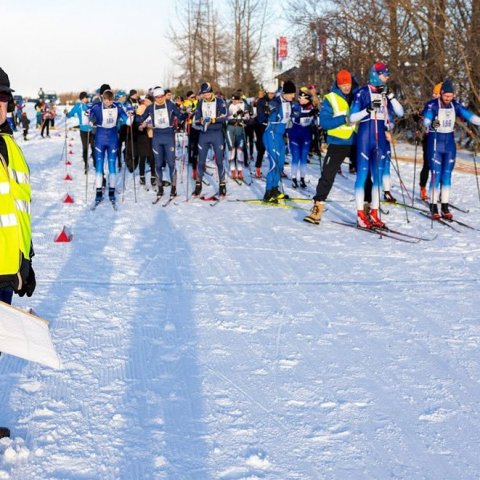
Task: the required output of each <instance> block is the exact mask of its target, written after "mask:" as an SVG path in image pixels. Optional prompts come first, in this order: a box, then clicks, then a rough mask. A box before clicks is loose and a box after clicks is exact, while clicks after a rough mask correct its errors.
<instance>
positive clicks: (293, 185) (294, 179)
mask: <svg viewBox="0 0 480 480" xmlns="http://www.w3.org/2000/svg"><path fill="white" fill-rule="evenodd" d="M292 188H298V180H297V179H296V178H292Z"/></svg>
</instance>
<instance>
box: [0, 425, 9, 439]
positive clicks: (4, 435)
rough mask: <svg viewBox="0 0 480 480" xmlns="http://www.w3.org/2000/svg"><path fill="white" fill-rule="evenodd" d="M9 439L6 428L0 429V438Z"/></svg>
mask: <svg viewBox="0 0 480 480" xmlns="http://www.w3.org/2000/svg"><path fill="white" fill-rule="evenodd" d="M7 437H10V430H9V429H8V428H7V427H0V438H7Z"/></svg>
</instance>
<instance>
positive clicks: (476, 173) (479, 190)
mask: <svg viewBox="0 0 480 480" xmlns="http://www.w3.org/2000/svg"><path fill="white" fill-rule="evenodd" d="M477 146H478V143H477V141H475V144H474V146H473V152H472V153H473V165H474V167H475V179H476V181H477V192H478V200H479V201H480V184H479V182H478V170H477Z"/></svg>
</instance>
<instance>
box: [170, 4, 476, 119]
mask: <svg viewBox="0 0 480 480" xmlns="http://www.w3.org/2000/svg"><path fill="white" fill-rule="evenodd" d="M284 2H285V6H286V7H287V8H285V9H284V10H283V11H284V12H285V15H287V20H288V24H289V25H290V28H289V31H288V32H278V33H279V34H285V33H286V34H287V35H288V37H289V41H290V45H292V46H293V55H294V60H295V62H294V63H295V64H296V65H297V66H298V67H299V70H298V72H297V80H298V81H299V82H301V83H305V84H307V83H310V82H313V83H316V84H317V85H319V87H320V91H321V92H325V91H327V90H328V89H329V88H330V86H331V84H332V81H333V79H334V76H335V73H336V72H337V71H338V70H339V69H341V68H348V69H349V70H351V71H352V72H353V73H354V74H355V75H356V77H357V78H358V80H359V81H360V83H362V82H365V81H366V80H367V78H368V70H369V68H370V66H371V65H372V63H373V62H374V61H378V60H384V61H386V62H387V63H388V64H389V67H390V70H391V72H392V84H393V86H394V88H395V89H396V90H397V91H398V93H399V94H400V95H401V96H402V99H403V101H404V103H405V104H406V106H407V107H408V106H410V108H411V110H416V109H418V108H419V106H420V105H421V104H423V102H424V101H425V100H426V99H428V97H429V96H430V94H431V90H432V87H433V85H435V84H436V83H437V82H439V81H441V80H443V79H445V78H446V77H449V78H451V79H452V80H453V81H454V83H455V85H456V86H457V91H458V96H459V98H460V100H462V101H464V102H465V103H467V104H469V106H470V107H472V108H473V109H474V110H475V111H477V112H478V111H480V108H479V107H480V93H479V92H480V88H479V87H480V0H363V1H361V2H360V1H358V2H352V1H351V0H334V1H331V2H330V1H328V0H325V1H323V2H312V1H311V0H284ZM179 6H180V9H179V15H178V18H177V19H176V21H175V27H176V28H175V32H174V33H172V39H173V41H174V44H175V46H176V47H177V49H178V51H179V53H180V56H179V67H181V68H182V75H181V77H180V79H181V82H182V84H183V85H185V86H192V87H193V86H198V84H199V83H200V82H202V81H205V80H207V81H210V82H211V83H212V84H213V85H214V86H215V87H217V88H218V87H222V88H223V87H225V86H229V87H231V88H232V89H235V88H238V87H242V88H243V89H244V91H246V93H247V94H251V95H254V94H255V93H256V88H257V86H258V78H259V74H261V73H262V72H265V71H267V70H269V69H270V63H271V58H270V53H269V49H268V48H266V47H267V45H265V38H264V37H265V24H266V21H267V19H268V10H267V6H268V4H267V1H266V0H226V1H222V2H220V1H217V2H215V1H214V0H181V1H180V2H179ZM218 8H222V10H221V11H220V12H219V11H218ZM272 40H273V39H269V42H271V43H273V41H272ZM270 46H271V45H270Z"/></svg>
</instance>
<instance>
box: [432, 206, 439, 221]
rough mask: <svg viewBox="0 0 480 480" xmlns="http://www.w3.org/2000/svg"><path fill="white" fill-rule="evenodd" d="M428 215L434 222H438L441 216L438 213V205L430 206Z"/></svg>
mask: <svg viewBox="0 0 480 480" xmlns="http://www.w3.org/2000/svg"><path fill="white" fill-rule="evenodd" d="M430 213H431V215H432V218H433V219H434V220H439V219H440V218H441V215H440V214H439V213H438V205H437V204H436V203H431V204H430Z"/></svg>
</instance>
